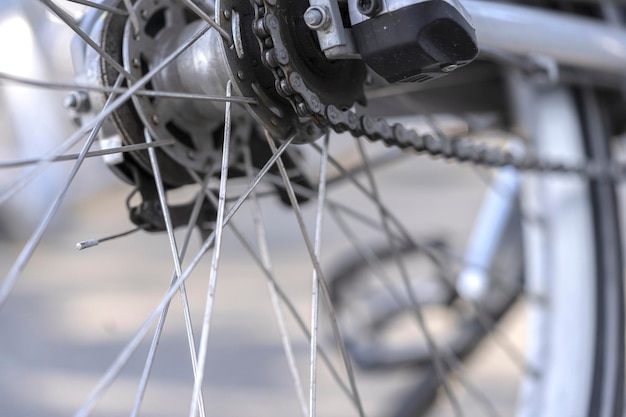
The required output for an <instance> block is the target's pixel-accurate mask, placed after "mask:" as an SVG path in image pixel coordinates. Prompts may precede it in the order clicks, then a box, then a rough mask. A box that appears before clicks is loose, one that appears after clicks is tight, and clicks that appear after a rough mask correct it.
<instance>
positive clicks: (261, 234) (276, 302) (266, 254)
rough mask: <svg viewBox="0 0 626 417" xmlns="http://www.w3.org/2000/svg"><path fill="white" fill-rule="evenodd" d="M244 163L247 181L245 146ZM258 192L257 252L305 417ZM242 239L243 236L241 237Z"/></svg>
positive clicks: (250, 172)
mask: <svg viewBox="0 0 626 417" xmlns="http://www.w3.org/2000/svg"><path fill="white" fill-rule="evenodd" d="M244 163H245V166H246V174H247V176H248V178H249V179H252V178H253V177H254V172H253V171H254V167H253V165H252V155H251V151H250V147H249V146H246V147H245V149H244ZM257 194H258V192H257V191H254V192H253V194H252V198H251V200H252V217H253V221H254V225H255V231H256V236H257V245H258V246H259V252H260V256H261V262H262V265H263V268H264V269H265V270H266V271H268V272H269V274H270V275H271V276H272V278H271V279H268V280H267V287H268V290H269V293H270V300H271V302H272V308H273V310H274V316H275V317H276V324H277V325H278V331H279V333H280V338H281V342H282V345H283V351H284V352H285V358H286V359H287V365H288V367H289V372H290V374H291V379H292V380H293V383H294V389H295V390H296V396H297V398H298V403H299V404H300V410H301V411H302V415H303V416H304V417H307V415H308V414H307V406H306V399H305V398H304V390H303V388H302V379H301V378H300V372H299V371H298V367H297V365H296V358H295V354H294V352H293V345H292V343H291V338H290V337H289V332H288V331H287V325H286V323H285V315H284V313H283V309H282V307H281V305H280V296H279V294H278V288H277V285H276V279H275V278H274V273H273V271H272V261H271V256H270V250H269V245H268V242H267V234H266V231H265V226H264V224H263V219H262V217H263V216H262V214H261V205H260V204H259V199H258V196H257ZM229 227H231V228H234V227H235V226H234V224H232V223H231V224H230V226H229ZM242 237H243V236H242Z"/></svg>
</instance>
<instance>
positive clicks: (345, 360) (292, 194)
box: [267, 136, 365, 417]
mask: <svg viewBox="0 0 626 417" xmlns="http://www.w3.org/2000/svg"><path fill="white" fill-rule="evenodd" d="M267 143H268V144H269V146H270V149H271V150H272V152H273V153H276V145H275V144H274V142H273V140H272V138H271V137H269V136H267ZM276 164H277V167H278V170H279V171H280V175H281V177H282V178H283V183H284V185H285V190H286V191H287V195H288V197H289V201H290V203H291V207H292V208H293V211H294V214H295V216H296V219H297V221H298V225H299V227H300V232H301V234H302V237H303V239H304V243H305V245H306V247H307V251H308V253H309V257H310V258H311V263H312V264H313V268H314V269H315V270H316V272H317V274H318V279H319V282H320V288H321V290H322V295H323V297H324V303H325V305H326V308H327V309H328V313H329V316H330V323H331V327H332V329H333V334H334V336H335V340H336V342H337V344H338V346H339V351H340V353H341V357H342V360H343V364H344V366H345V368H346V372H347V374H348V380H349V381H350V388H351V391H352V395H351V398H352V401H353V403H354V405H355V407H356V408H357V411H358V412H359V416H361V417H363V416H364V415H365V413H364V410H363V404H362V402H361V398H360V396H359V392H358V389H357V386H356V380H355V377H354V371H353V369H352V364H351V361H350V357H349V356H348V352H347V350H346V346H345V343H344V340H343V338H342V336H341V332H340V330H339V325H338V323H337V318H336V316H335V311H334V307H333V304H332V301H331V299H330V293H329V290H328V286H327V284H326V279H325V278H324V273H323V272H322V268H321V266H320V264H319V261H318V259H317V257H316V256H315V249H314V248H313V244H312V243H311V239H310V237H309V233H308V231H307V229H306V225H305V223H304V218H303V216H302V211H301V210H300V204H299V203H298V199H297V198H296V194H295V192H294V189H293V187H292V184H291V181H290V180H289V176H288V174H287V170H286V169H285V165H284V164H283V162H282V159H280V158H279V159H278V161H277V162H276Z"/></svg>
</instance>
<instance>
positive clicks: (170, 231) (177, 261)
mask: <svg viewBox="0 0 626 417" xmlns="http://www.w3.org/2000/svg"><path fill="white" fill-rule="evenodd" d="M144 136H145V139H146V143H152V141H153V140H152V137H151V136H150V133H149V132H148V130H147V129H145V130H144ZM148 153H149V157H150V164H151V166H152V171H153V174H154V179H155V184H156V188H157V193H158V195H159V202H160V204H161V211H162V213H163V220H164V222H165V227H166V230H167V235H168V240H169V243H170V249H171V251H172V258H173V260H174V269H175V273H174V275H173V277H172V280H171V283H172V284H173V283H174V282H176V281H177V280H178V279H179V278H180V277H181V276H182V268H181V258H182V256H183V255H184V252H185V251H186V247H187V245H188V243H189V240H190V238H191V232H192V231H193V226H194V224H195V222H196V219H197V218H198V216H199V214H200V209H201V207H202V202H203V201H204V198H203V197H204V194H203V192H202V191H201V192H199V193H198V198H197V199H196V203H195V204H194V208H193V212H192V215H191V217H190V221H189V225H188V231H187V234H186V237H185V241H184V245H183V249H181V251H180V253H179V250H178V247H177V244H176V238H175V236H174V228H173V226H172V219H171V216H170V211H169V206H168V205H167V198H166V195H165V189H164V187H163V180H162V177H161V170H160V168H159V163H158V161H157V158H156V152H155V151H154V149H153V148H150V149H149V150H148ZM180 294H181V301H182V306H183V315H184V318H185V330H186V332H187V339H188V344H189V354H190V356H191V364H192V369H193V372H194V376H195V375H196V374H197V368H198V366H197V365H198V364H197V356H196V345H195V338H194V335H193V325H192V323H191V313H190V310H189V303H188V300H187V294H186V291H185V286H184V284H182V285H181V286H180ZM168 308H169V305H168V307H166V308H165V309H164V310H163V313H162V314H161V317H160V318H159V322H158V324H157V329H156V331H155V334H154V338H153V341H152V345H151V346H150V352H149V354H148V359H147V360H146V366H145V367H144V372H143V374H142V379H141V383H140V385H139V389H138V393H137V397H136V401H135V406H134V408H133V413H132V414H131V417H135V416H136V415H137V414H138V413H139V407H140V406H141V402H142V399H143V394H144V392H145V389H146V387H147V384H148V377H149V375H150V371H151V369H152V363H153V361H154V356H155V354H156V348H157V345H158V342H159V339H160V336H161V332H162V329H163V326H164V324H165V319H166V316H167V310H168ZM198 402H199V404H198V407H199V409H200V415H201V416H202V417H204V415H205V411H204V400H203V397H202V395H200V396H199V398H198Z"/></svg>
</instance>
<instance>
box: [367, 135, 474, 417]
mask: <svg viewBox="0 0 626 417" xmlns="http://www.w3.org/2000/svg"><path fill="white" fill-rule="evenodd" d="M356 144H357V147H358V150H359V154H360V155H361V158H362V160H363V165H364V166H365V168H366V169H365V173H366V175H367V178H368V181H369V184H370V188H371V194H372V196H373V197H374V202H375V204H376V206H377V207H378V211H379V214H380V217H381V222H382V226H383V229H384V230H385V233H386V236H387V242H388V243H389V246H390V248H391V251H392V253H393V256H394V261H395V263H396V265H397V267H398V270H399V271H400V276H401V277H402V281H403V284H404V287H405V289H406V291H407V295H408V298H409V300H410V302H411V306H412V307H413V311H414V313H415V317H416V319H417V322H418V324H419V327H420V329H421V330H422V333H423V335H424V338H425V340H426V345H427V346H428V350H429V352H430V354H431V356H432V358H433V365H434V367H435V371H436V372H437V376H438V378H439V380H440V383H441V385H442V387H443V389H444V391H445V392H446V395H447V396H448V399H449V400H450V403H451V405H452V408H453V409H454V412H455V414H456V415H457V416H459V417H461V416H463V415H464V413H463V410H462V409H461V405H460V404H459V401H458V399H457V398H456V395H455V394H454V392H453V391H452V388H451V387H450V384H449V383H448V380H447V372H446V370H445V366H444V364H443V360H442V357H441V354H440V352H439V348H438V347H437V345H436V343H435V339H434V337H433V336H432V334H431V332H430V329H429V328H428V326H427V324H426V320H425V319H424V315H423V312H422V307H421V304H420V303H419V301H418V299H417V296H416V295H415V291H414V290H413V287H412V285H411V280H410V278H409V272H408V270H407V267H406V263H405V262H404V260H403V259H402V256H401V255H400V253H399V251H398V250H397V244H396V240H395V239H394V237H393V234H392V233H391V229H390V224H389V218H388V216H387V212H388V210H387V209H386V208H385V207H384V206H383V204H382V202H381V199H380V194H379V192H378V186H377V184H376V180H375V179H374V175H373V173H372V170H371V169H370V167H369V160H368V156H367V154H366V153H365V149H364V148H363V142H362V141H361V140H360V139H356Z"/></svg>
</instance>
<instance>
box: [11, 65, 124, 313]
mask: <svg viewBox="0 0 626 417" xmlns="http://www.w3.org/2000/svg"><path fill="white" fill-rule="evenodd" d="M121 82H122V77H121V76H119V77H118V78H117V81H116V85H119V84H120V83H121ZM112 97H113V96H111V97H109V100H108V101H107V103H106V104H105V108H106V106H107V105H108V104H110V102H111V101H112ZM101 126H102V123H98V124H96V125H95V126H94V128H93V130H92V131H91V134H90V135H89V137H88V138H87V141H86V142H85V144H84V145H83V148H82V150H81V152H80V155H79V157H78V159H77V161H76V162H75V163H74V166H73V167H72V170H71V171H70V173H69V175H68V176H67V178H66V180H65V182H64V184H63V186H62V187H61V189H60V190H59V192H58V194H57V196H56V197H55V199H54V201H53V202H52V204H51V205H50V208H49V209H48V211H47V212H46V214H45V215H44V216H43V217H42V219H41V221H40V222H39V224H38V225H37V228H36V229H35V231H34V232H33V234H32V235H31V236H30V238H29V239H28V241H27V243H26V245H24V247H23V249H22V251H21V252H20V254H19V255H18V257H17V259H16V260H15V262H14V263H13V265H12V266H11V269H10V270H9V273H8V274H7V276H6V278H5V279H4V281H3V282H2V285H1V286H0V309H1V308H2V306H3V305H4V303H5V302H6V300H7V298H8V296H9V294H10V293H11V290H12V289H13V286H14V285H15V282H16V281H17V278H18V277H19V275H20V273H21V272H22V270H23V269H24V267H25V266H26V264H27V263H28V261H29V260H30V258H31V256H32V254H33V252H34V250H35V248H36V247H37V246H38V245H39V242H40V241H41V238H42V237H43V235H44V233H45V231H46V230H47V229H48V225H49V224H50V222H51V221H52V219H53V218H54V216H55V215H56V213H57V212H58V210H59V208H60V207H61V204H62V203H63V201H64V200H65V196H66V195H67V191H68V190H69V188H70V185H71V184H72V182H73V181H74V178H76V174H77V173H78V170H79V169H80V167H81V166H82V164H83V162H84V160H85V155H86V154H87V152H88V151H89V148H91V145H93V143H94V142H95V140H96V137H97V135H98V132H99V131H100V127H101Z"/></svg>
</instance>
